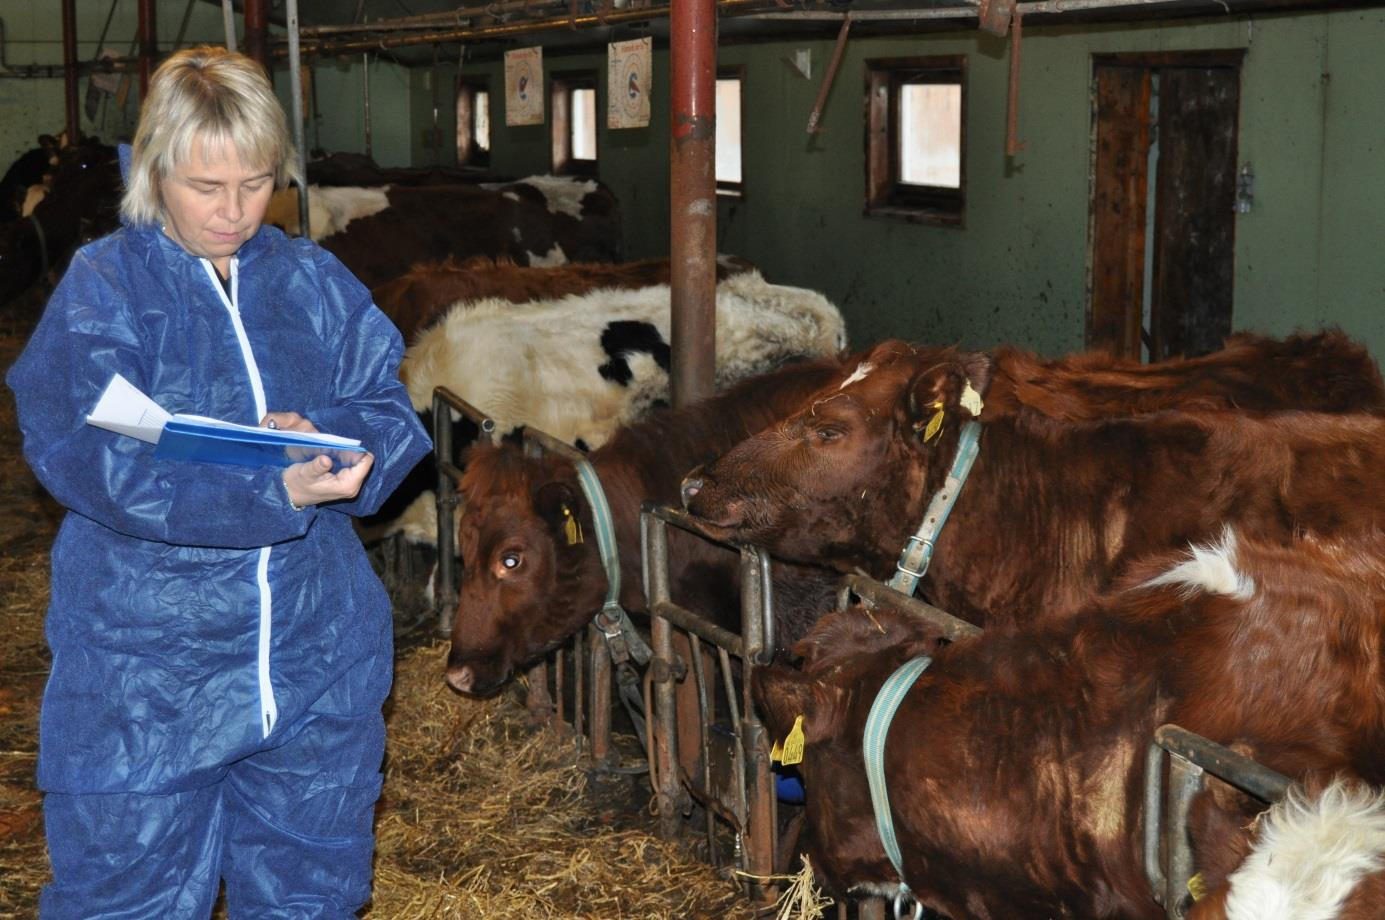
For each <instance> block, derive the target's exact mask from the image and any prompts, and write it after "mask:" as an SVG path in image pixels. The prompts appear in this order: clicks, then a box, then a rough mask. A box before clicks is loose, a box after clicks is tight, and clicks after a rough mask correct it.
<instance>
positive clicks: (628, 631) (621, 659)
mask: <svg viewBox="0 0 1385 920" xmlns="http://www.w3.org/2000/svg"><path fill="white" fill-rule="evenodd" d="M573 465H575V466H576V467H577V481H578V483H579V484H580V485H581V486H582V494H584V495H586V497H587V504H588V505H589V506H590V507H591V512H592V523H593V526H594V528H595V530H596V548H597V551H598V552H600V553H601V565H602V567H603V568H604V569H605V570H606V600H605V602H604V603H603V604H602V605H601V612H600V613H598V614H597V615H596V620H595V623H596V628H597V629H599V630H601V634H602V635H604V636H605V637H606V646H607V648H608V649H610V652H611V659H612V660H613V661H615V663H616V664H624V663H625V662H626V661H628V660H630V659H634V660H635V662H636V663H637V664H640V665H644V664H647V663H648V662H649V659H650V658H651V657H653V653H652V652H651V651H650V648H649V646H648V645H646V644H645V642H644V640H643V639H641V638H640V636H639V633H637V632H636V631H635V625H634V624H633V623H631V622H630V617H629V615H628V614H627V613H626V612H625V608H623V607H621V606H620V551H619V549H618V548H617V545H616V527H615V522H614V520H613V519H612V517H611V506H610V503H608V502H607V501H606V490H605V489H603V488H601V478H600V477H599V476H597V475H596V468H595V467H593V466H592V465H591V463H590V461H587V460H581V459H578V460H574V461H573Z"/></svg>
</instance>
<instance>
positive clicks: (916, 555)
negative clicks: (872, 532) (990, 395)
mask: <svg viewBox="0 0 1385 920" xmlns="http://www.w3.org/2000/svg"><path fill="white" fill-rule="evenodd" d="M980 449H981V423H980V422H978V421H976V420H975V419H973V420H971V421H969V422H963V423H962V433H961V435H959V436H958V438H957V456H956V457H955V458H953V461H952V469H951V470H949V471H948V473H947V479H946V480H945V481H944V482H943V487H942V488H941V489H939V490H938V494H937V495H934V496H933V500H932V501H931V502H929V503H928V510H927V511H926V512H924V515H923V523H922V524H920V525H919V529H918V530H916V531H915V532H914V535H913V536H912V537H910V538H909V541H908V542H907V543H905V544H904V551H903V552H902V553H900V555H899V562H898V563H897V564H896V565H895V573H894V575H893V576H892V577H891V578H890V580H889V581H888V582H887V584H888V585H889V586H890V587H891V588H894V589H895V590H896V591H898V592H900V593H901V594H910V595H912V594H913V593H914V590H915V589H916V588H917V587H918V584H919V580H920V579H922V578H923V576H924V574H925V573H926V572H927V571H928V563H930V562H932V561H933V541H934V540H936V539H938V534H939V533H941V532H942V529H943V525H944V524H946V523H947V516H948V515H949V514H951V513H952V508H953V506H954V505H956V504H957V496H958V495H960V494H961V493H962V486H964V485H966V482H967V476H968V475H969V474H970V473H971V466H972V464H973V463H975V462H976V454H977V452H978V451H979V450H980Z"/></svg>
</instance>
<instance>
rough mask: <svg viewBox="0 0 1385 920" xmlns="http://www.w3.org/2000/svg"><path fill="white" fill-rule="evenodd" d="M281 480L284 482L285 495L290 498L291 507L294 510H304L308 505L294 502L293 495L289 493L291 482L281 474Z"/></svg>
mask: <svg viewBox="0 0 1385 920" xmlns="http://www.w3.org/2000/svg"><path fill="white" fill-rule="evenodd" d="M279 481H280V482H282V483H283V484H284V497H285V498H287V499H288V500H289V507H290V508H292V509H293V510H294V511H302V510H304V509H305V508H306V507H307V506H306V505H302V506H300V505H298V504H297V503H295V502H294V500H293V496H292V495H290V494H289V484H288V482H287V481H286V480H285V479H284V477H283V476H280V477H279Z"/></svg>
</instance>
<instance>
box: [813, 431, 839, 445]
mask: <svg viewBox="0 0 1385 920" xmlns="http://www.w3.org/2000/svg"><path fill="white" fill-rule="evenodd" d="M842 433H843V432H842V430H841V429H840V428H815V429H813V437H814V439H816V440H817V442H818V443H819V444H831V443H832V442H833V441H836V440H837V439H839V438H840V437H841V436H842Z"/></svg>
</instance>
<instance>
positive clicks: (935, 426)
mask: <svg viewBox="0 0 1385 920" xmlns="http://www.w3.org/2000/svg"><path fill="white" fill-rule="evenodd" d="M935 405H937V407H938V411H937V412H934V413H933V417H932V418H930V419H929V420H928V427H926V428H924V429H923V443H925V444H927V443H928V442H929V441H931V440H933V439H934V438H936V437H937V436H938V435H939V434H941V433H942V430H943V415H944V413H943V407H942V405H941V404H940V403H936V404H935Z"/></svg>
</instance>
